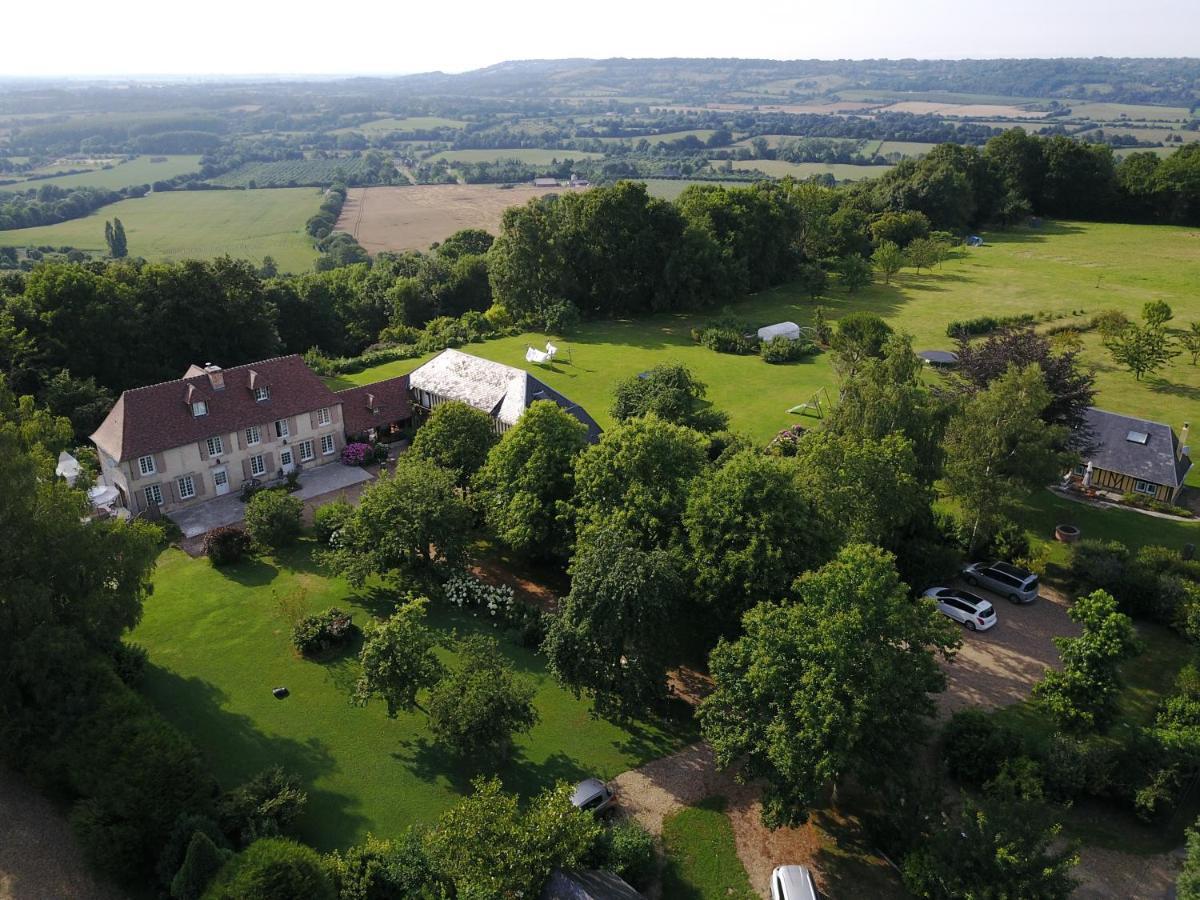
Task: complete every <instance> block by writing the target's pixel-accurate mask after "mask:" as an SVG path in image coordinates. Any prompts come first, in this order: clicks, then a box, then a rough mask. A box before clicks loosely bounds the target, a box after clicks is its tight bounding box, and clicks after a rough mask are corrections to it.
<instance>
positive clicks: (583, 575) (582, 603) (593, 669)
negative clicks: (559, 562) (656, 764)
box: [543, 523, 686, 714]
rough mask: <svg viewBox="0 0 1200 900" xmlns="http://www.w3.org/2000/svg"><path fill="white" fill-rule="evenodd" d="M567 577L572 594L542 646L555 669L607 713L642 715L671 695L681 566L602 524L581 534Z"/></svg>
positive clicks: (618, 529)
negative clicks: (670, 671) (669, 679)
mask: <svg viewBox="0 0 1200 900" xmlns="http://www.w3.org/2000/svg"><path fill="white" fill-rule="evenodd" d="M570 573H571V591H570V593H568V594H567V596H566V597H565V598H564V599H563V602H562V605H561V607H560V609H559V611H558V612H557V613H556V614H555V615H554V616H553V617H552V618H551V620H550V627H549V631H548V633H547V636H546V642H545V644H544V645H543V651H544V652H545V654H546V656H547V658H548V660H549V663H550V669H551V671H552V672H553V673H554V675H555V677H557V678H558V679H559V680H560V681H562V682H564V683H565V684H567V685H569V686H570V687H571V688H572V690H573V691H574V692H575V694H576V696H578V695H579V693H580V692H581V691H587V692H588V693H590V694H591V695H592V696H593V697H595V699H596V706H597V709H599V710H601V711H603V712H613V713H617V714H630V713H636V712H641V711H644V710H645V709H647V708H648V707H650V706H652V705H653V704H654V703H656V702H657V701H659V700H661V699H662V698H663V696H665V694H666V683H667V665H668V662H669V661H670V658H671V651H672V650H673V649H674V648H673V641H672V637H671V636H672V635H674V634H675V632H676V630H677V627H678V623H679V621H680V613H681V611H682V604H683V600H684V596H685V593H686V589H685V583H684V579H683V576H682V574H681V572H680V563H679V561H678V560H677V559H676V558H675V557H674V556H673V555H672V554H670V553H668V552H666V551H664V550H644V549H642V547H640V546H639V544H638V541H637V538H636V536H635V535H631V534H629V533H628V532H627V531H626V530H625V529H624V528H622V527H621V526H620V525H617V524H613V523H601V524H597V525H594V526H592V527H590V528H587V529H585V530H584V531H583V533H582V534H580V536H579V540H578V542H577V543H576V545H575V557H574V558H573V559H572V560H571V569H570Z"/></svg>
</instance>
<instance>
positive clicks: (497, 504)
mask: <svg viewBox="0 0 1200 900" xmlns="http://www.w3.org/2000/svg"><path fill="white" fill-rule="evenodd" d="M586 446H587V427H586V426H585V425H584V424H583V423H582V422H580V421H579V420H578V419H576V418H575V417H574V416H572V415H571V414H570V413H568V412H567V411H566V410H564V409H563V408H562V407H560V406H559V405H558V404H557V403H553V402H551V401H549V400H537V401H535V402H534V403H532V404H530V406H529V408H528V409H527V410H525V414H524V415H523V416H521V418H520V419H518V420H517V424H516V425H514V426H513V427H512V428H510V429H509V430H508V431H506V432H505V433H504V435H503V436H502V437H501V438H500V443H498V444H496V445H495V446H494V447H492V449H491V451H490V452H489V453H488V457H487V462H485V463H484V465H483V467H482V468H481V469H480V470H479V471H478V472H477V473H476V475H475V480H474V482H473V483H474V490H475V493H476V500H477V502H478V504H479V506H480V507H481V508H482V510H483V515H484V518H485V519H486V521H487V524H488V527H489V528H490V529H491V530H492V531H493V532H494V533H495V534H496V536H497V537H499V538H500V540H502V541H503V542H504V543H505V544H507V545H508V546H509V547H512V548H513V549H514V550H517V551H519V552H521V553H526V554H529V555H531V556H537V557H551V556H556V555H565V554H566V553H567V552H568V548H569V547H570V543H571V541H570V537H571V535H570V529H569V527H568V524H567V523H565V522H563V519H564V518H565V516H564V511H565V509H566V507H567V506H568V505H569V501H570V499H571V494H572V488H573V485H574V481H575V458H576V457H577V456H578V455H579V454H580V453H581V452H582V451H583V449H584V447H586Z"/></svg>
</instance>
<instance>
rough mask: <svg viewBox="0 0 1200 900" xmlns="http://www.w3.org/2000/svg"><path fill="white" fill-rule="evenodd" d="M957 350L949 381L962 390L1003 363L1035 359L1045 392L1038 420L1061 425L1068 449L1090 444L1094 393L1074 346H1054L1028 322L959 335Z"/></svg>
mask: <svg viewBox="0 0 1200 900" xmlns="http://www.w3.org/2000/svg"><path fill="white" fill-rule="evenodd" d="M957 350H958V366H957V367H956V378H955V381H956V383H957V384H958V385H959V387H960V388H961V389H962V391H963V392H964V393H966V394H968V395H969V394H973V393H976V392H977V391H980V390H983V389H984V388H986V387H987V386H988V385H990V384H992V383H993V382H994V381H995V380H996V379H997V378H1000V377H1001V376H1002V375H1004V374H1005V373H1006V372H1008V368H1009V366H1013V365H1015V366H1017V367H1019V368H1024V367H1026V366H1030V365H1033V364H1035V363H1036V364H1037V365H1038V367H1039V368H1040V370H1041V373H1042V379H1043V381H1044V382H1045V385H1046V390H1047V391H1049V393H1050V399H1049V401H1048V402H1047V404H1046V408H1045V409H1044V410H1043V411H1042V420H1043V421H1045V422H1046V423H1047V424H1050V425H1062V426H1065V427H1066V428H1067V433H1066V435H1065V437H1066V446H1067V447H1068V448H1069V449H1072V450H1080V451H1086V450H1087V448H1088V447H1089V446H1090V443H1091V438H1092V435H1090V434H1089V433H1088V427H1087V421H1088V420H1087V415H1088V410H1089V409H1090V408H1091V406H1092V404H1093V402H1094V401H1095V397H1096V390H1095V385H1096V378H1095V375H1094V374H1093V373H1091V372H1086V371H1083V370H1081V369H1080V366H1079V354H1078V351H1076V350H1066V351H1064V352H1055V351H1054V348H1053V346H1052V344H1051V341H1050V340H1049V339H1048V338H1046V337H1044V336H1043V335H1040V334H1038V333H1037V332H1036V331H1034V329H1033V328H1032V327H1030V328H1011V329H1004V330H1003V331H1000V332H999V333H997V334H993V335H991V336H989V337H988V338H987V339H985V340H983V341H979V342H975V343H973V342H972V341H971V340H970V339H969V338H968V337H966V336H965V335H963V336H960V337H959V339H958V348H957Z"/></svg>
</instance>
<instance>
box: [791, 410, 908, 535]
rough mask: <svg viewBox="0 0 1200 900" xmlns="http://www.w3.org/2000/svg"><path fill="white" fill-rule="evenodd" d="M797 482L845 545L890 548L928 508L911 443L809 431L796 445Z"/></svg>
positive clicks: (900, 439) (892, 438) (896, 436)
mask: <svg viewBox="0 0 1200 900" xmlns="http://www.w3.org/2000/svg"><path fill="white" fill-rule="evenodd" d="M795 472H796V481H797V483H798V485H799V486H800V490H801V491H802V492H803V493H804V495H805V496H806V497H807V498H808V502H809V506H810V508H811V509H812V510H814V511H815V512H816V514H817V516H818V517H820V519H821V521H822V522H823V523H826V525H825V527H827V528H828V529H830V531H834V530H836V532H837V533H839V534H840V535H842V540H843V541H845V542H848V543H869V544H877V545H879V546H883V547H888V548H889V549H893V550H894V549H895V548H896V545H897V543H898V542H899V540H900V539H901V538H902V537H903V536H904V534H905V532H906V530H907V529H908V526H909V525H910V524H911V523H912V522H914V521H915V520H917V519H918V518H919V517H920V516H921V515H922V514H923V513H925V511H926V510H928V509H929V502H930V497H929V492H928V490H927V489H926V487H925V486H924V485H922V484H921V482H920V480H919V479H918V477H917V458H916V456H915V455H914V453H913V449H912V443H911V442H910V441H909V439H908V438H906V437H904V436H903V435H901V434H889V435H887V436H885V437H883V438H880V439H874V438H864V437H862V436H860V435H854V434H835V433H833V432H831V431H810V432H808V433H807V434H805V435H804V436H803V437H802V438H801V439H800V441H799V443H798V444H797V445H796V456H795Z"/></svg>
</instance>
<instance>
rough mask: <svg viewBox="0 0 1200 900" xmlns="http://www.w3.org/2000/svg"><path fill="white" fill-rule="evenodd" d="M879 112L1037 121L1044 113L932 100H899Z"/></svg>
mask: <svg viewBox="0 0 1200 900" xmlns="http://www.w3.org/2000/svg"><path fill="white" fill-rule="evenodd" d="M880 112H902V113H913V114H915V115H918V116H921V115H935V116H957V117H960V118H967V117H970V118H981V117H985V116H986V117H988V118H994V119H1039V118H1041V117H1042V116H1045V115H1046V113H1044V112H1032V111H1030V110H1028V109H1024V108H1022V107H1020V106H1013V105H1011V104H999V103H939V102H937V101H932V100H901V101H900V102H899V103H892V104H891V105H889V106H885V107H883V108H882V109H881V110H880Z"/></svg>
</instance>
